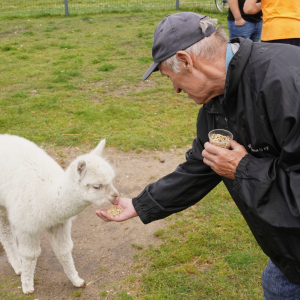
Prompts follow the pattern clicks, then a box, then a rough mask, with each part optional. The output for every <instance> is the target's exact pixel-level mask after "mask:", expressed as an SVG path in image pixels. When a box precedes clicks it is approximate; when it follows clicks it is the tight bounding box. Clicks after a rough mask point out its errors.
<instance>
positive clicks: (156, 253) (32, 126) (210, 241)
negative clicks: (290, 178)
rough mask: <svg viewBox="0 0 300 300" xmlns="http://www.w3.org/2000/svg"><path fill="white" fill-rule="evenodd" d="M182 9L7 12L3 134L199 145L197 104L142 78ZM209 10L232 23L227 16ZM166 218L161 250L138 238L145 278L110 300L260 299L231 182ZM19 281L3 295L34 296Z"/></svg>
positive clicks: (258, 256) (126, 144) (60, 142)
mask: <svg viewBox="0 0 300 300" xmlns="http://www.w3.org/2000/svg"><path fill="white" fill-rule="evenodd" d="M174 12H175V11H164V12H149V13H147V12H141V13H122V14H121V13H120V14H102V15H87V16H77V17H70V18H68V19H67V18H63V17H47V18H31V19H27V18H16V19H9V20H7V19H0V36H1V45H0V89H1V93H0V133H10V134H16V135H20V136H23V137H25V138H28V139H30V140H32V141H34V142H35V143H37V144H42V143H43V144H46V145H47V146H49V147H55V146H77V147H83V148H90V147H94V146H96V145H97V144H98V142H99V140H100V139H102V138H106V141H107V144H108V145H109V146H115V147H118V148H119V149H122V150H135V151H136V152H137V153H139V152H141V151H142V150H143V149H158V150H162V149H170V148H173V147H181V146H185V145H187V144H191V143H192V141H193V139H194V136H195V135H196V130H195V123H196V118H197V113H198V110H199V106H197V105H195V104H194V103H193V102H192V101H191V100H189V99H187V98H186V96H185V95H184V94H182V95H181V94H179V95H176V94H175V93H174V91H173V88H172V85H171V83H170V82H169V80H168V79H167V78H163V77H161V76H160V74H158V73H155V74H153V76H151V77H150V78H149V80H147V81H145V82H143V81H142V80H141V78H142V76H143V74H144V72H145V71H146V70H147V68H148V66H149V65H150V63H151V45H152V37H153V31H154V29H155V27H156V25H157V23H158V22H159V21H160V20H161V19H163V18H164V17H165V15H166V14H168V13H174ZM200 13H201V12H200ZM202 13H203V12H202ZM210 16H211V17H216V18H218V19H219V23H220V24H222V25H224V27H225V29H226V30H227V25H226V15H224V14H210ZM61 155H62V154H61ZM158 159H159V158H158ZM168 220H169V226H168V227H167V228H166V229H164V230H160V231H158V232H157V233H156V236H157V238H160V239H163V243H162V245H161V246H160V247H158V248H153V247H149V248H147V249H145V248H142V247H140V246H139V245H137V244H133V245H132V246H133V247H134V248H136V249H138V250H139V251H138V252H139V254H138V255H137V258H136V259H137V263H136V267H135V271H136V272H137V275H136V276H133V275H131V276H130V277H129V278H128V281H127V284H126V286H127V287H126V288H125V290H123V291H122V292H120V293H118V292H117V291H115V293H114V294H112V293H110V294H109V297H110V299H113V297H114V298H115V299H121V300H122V299H155V300H160V299H174V300H175V299H176V300H180V299H192V300H193V299H197V300H198V299H210V300H211V299H238V300H240V299H247V300H249V299H262V294H261V292H262V291H261V287H260V274H261V271H262V268H263V267H264V265H265V263H266V257H265V256H264V255H263V254H262V252H261V250H260V249H259V247H258V246H257V244H256V242H255V241H254V239H253V237H252V235H251V233H250V231H249V229H248V228H247V226H246V224H245V222H244V220H243V219H242V217H241V215H240V213H239V212H238V210H237V208H236V206H235V205H234V203H233V202H232V200H231V198H230V196H229V194H228V192H227V191H226V189H225V187H224V186H223V185H219V186H218V187H217V188H216V189H215V190H214V191H212V192H211V193H210V194H209V195H208V196H207V197H206V198H205V199H203V200H202V201H201V202H200V203H199V204H197V205H195V206H193V207H191V208H190V209H188V210H186V211H184V212H182V213H178V214H176V215H174V216H171V217H169V218H168ZM16 285H17V284H16V281H14V282H12V280H10V279H9V278H4V279H1V282H0V298H1V299H34V296H29V297H27V296H23V295H22V294H21V292H20V289H18V288H17V286H16ZM102 290H103V288H102ZM99 293H100V296H102V298H104V297H106V294H105V293H104V291H102V292H101V290H100V289H99ZM128 293H129V294H128ZM73 296H74V297H77V296H76V295H73ZM78 296H80V295H78Z"/></svg>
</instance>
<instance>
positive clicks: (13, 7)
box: [0, 0, 216, 17]
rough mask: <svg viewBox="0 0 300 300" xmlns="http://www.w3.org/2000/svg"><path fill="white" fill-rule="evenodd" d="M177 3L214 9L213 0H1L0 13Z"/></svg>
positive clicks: (183, 6)
mask: <svg viewBox="0 0 300 300" xmlns="http://www.w3.org/2000/svg"><path fill="white" fill-rule="evenodd" d="M66 3H67V4H68V5H67V6H66ZM178 4H179V8H180V9H181V10H188V9H195V8H199V9H205V10H208V11H216V6H215V3H214V0H199V1H195V0H1V1H0V16H11V17H13V16H44V15H65V14H66V10H65V8H66V7H68V13H69V14H70V15H78V14H87V13H104V12H123V11H124V12H131V11H132V12H133V11H149V10H175V9H176V8H178Z"/></svg>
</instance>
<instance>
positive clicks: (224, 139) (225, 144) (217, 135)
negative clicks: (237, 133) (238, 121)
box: [208, 129, 233, 149]
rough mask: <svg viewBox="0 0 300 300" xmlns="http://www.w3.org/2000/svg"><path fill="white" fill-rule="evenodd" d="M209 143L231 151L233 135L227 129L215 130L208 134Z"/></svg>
mask: <svg viewBox="0 0 300 300" xmlns="http://www.w3.org/2000/svg"><path fill="white" fill-rule="evenodd" d="M208 138H209V142H210V143H211V144H213V145H215V146H218V147H221V148H225V149H229V148H230V141H231V140H232V139H233V134H232V133H231V132H230V131H228V130H225V129H214V130H212V131H210V132H209V133H208Z"/></svg>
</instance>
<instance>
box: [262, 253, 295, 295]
mask: <svg viewBox="0 0 300 300" xmlns="http://www.w3.org/2000/svg"><path fill="white" fill-rule="evenodd" d="M261 283H262V287H263V290H264V299H265V300H299V299H300V285H298V284H294V283H291V282H290V281H289V280H288V279H287V278H286V277H285V276H284V274H283V273H282V272H281V271H280V270H279V269H278V268H277V267H276V266H275V265H274V264H273V262H272V261H271V259H269V261H268V264H267V266H266V268H265V270H264V271H263V273H262V275H261Z"/></svg>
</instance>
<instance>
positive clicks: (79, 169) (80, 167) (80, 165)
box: [77, 160, 86, 181]
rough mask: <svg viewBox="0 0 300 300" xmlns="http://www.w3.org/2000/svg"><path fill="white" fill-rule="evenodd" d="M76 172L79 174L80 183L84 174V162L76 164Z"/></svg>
mask: <svg viewBox="0 0 300 300" xmlns="http://www.w3.org/2000/svg"><path fill="white" fill-rule="evenodd" d="M77 172H78V174H79V181H81V180H82V179H83V177H84V176H85V174H86V162H85V161H84V160H81V161H79V162H78V165H77Z"/></svg>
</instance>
